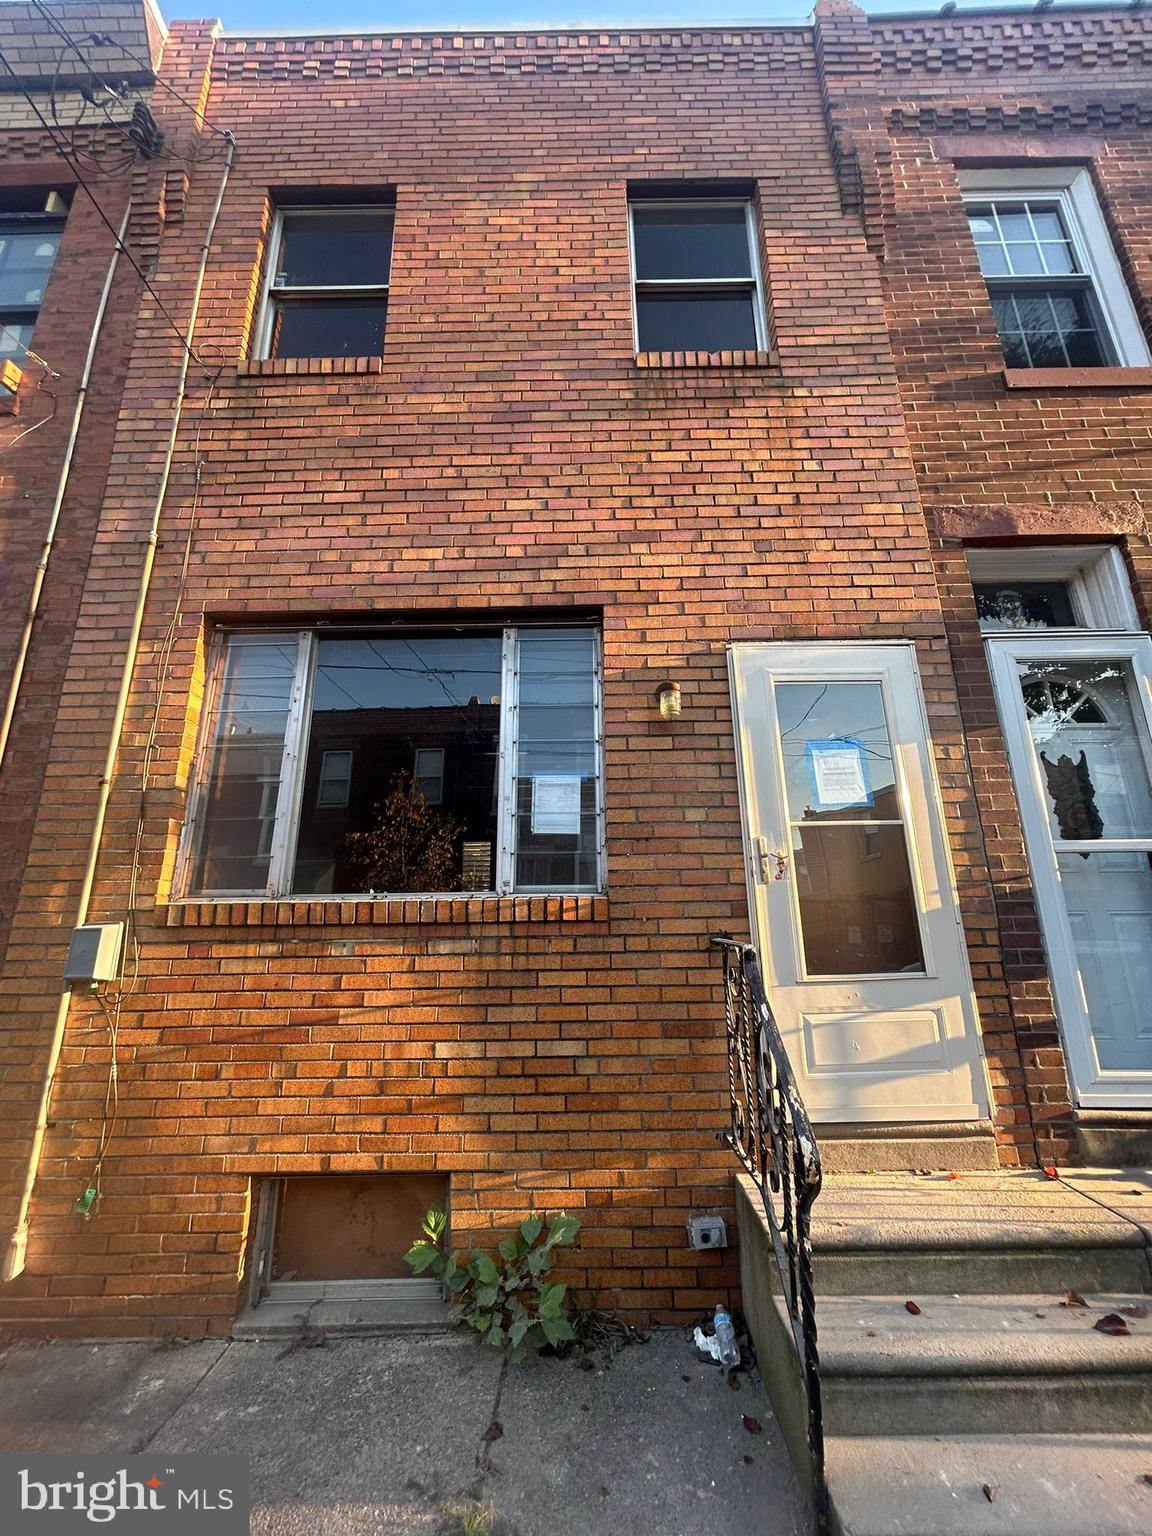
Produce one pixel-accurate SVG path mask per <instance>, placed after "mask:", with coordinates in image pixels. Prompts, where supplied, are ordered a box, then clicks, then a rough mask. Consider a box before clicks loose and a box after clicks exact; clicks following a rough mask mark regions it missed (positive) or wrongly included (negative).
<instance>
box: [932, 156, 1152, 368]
mask: <svg viewBox="0 0 1152 1536" xmlns="http://www.w3.org/2000/svg"><path fill="white" fill-rule="evenodd" d="M961 185H962V186H963V187H964V188H965V192H966V199H965V207H966V210H967V214H968V224H969V228H970V229H971V231H972V238H973V240H974V241H975V244H976V254H977V256H978V257H979V260H980V270H981V272H982V273H983V274H984V280H985V282H986V283H987V285H988V295H989V298H990V299H991V301H992V311H993V313H994V315H995V317H996V327H997V329H998V331H999V333H1000V341H1001V345H1002V346H1003V348H1004V361H1005V362H1006V364H1007V365H1008V367H1009V368H1106V367H1113V366H1117V365H1121V366H1125V365H1130V366H1145V365H1147V364H1148V362H1149V360H1150V359H1149V352H1148V346H1147V343H1146V341H1145V339H1144V335H1143V332H1142V331H1141V329H1140V325H1139V321H1138V320H1137V317H1136V312H1135V309H1134V308H1133V306H1132V300H1131V298H1130V296H1129V294H1128V290H1127V287H1126V285H1125V283H1124V279H1123V275H1122V273H1121V271H1120V267H1119V264H1118V262H1117V260H1116V254H1115V252H1114V250H1113V248H1112V243H1111V240H1110V238H1109V235H1108V230H1107V227H1106V225H1105V223H1104V219H1103V216H1102V214H1101V212H1100V205H1099V203H1098V201H1097V198H1096V194H1095V192H1094V190H1093V188H1092V182H1091V178H1090V177H1089V175H1088V172H1087V171H1086V170H1083V169H1077V168H1075V167H1069V168H1064V169H1059V168H1057V169H1055V170H1044V169H1039V168H1037V169H1033V168H1027V169H1025V168H1021V169H1020V170H1019V171H1001V172H975V171H973V172H967V173H963V174H962V175H961ZM978 189H979V192H980V193H983V194H984V195H977V190H978Z"/></svg>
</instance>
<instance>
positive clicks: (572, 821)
mask: <svg viewBox="0 0 1152 1536" xmlns="http://www.w3.org/2000/svg"><path fill="white" fill-rule="evenodd" d="M532 830H533V832H536V833H551V834H553V835H556V834H560V835H562V836H568V837H574V836H576V835H577V834H578V833H579V831H580V779H579V777H578V776H576V775H575V774H567V773H542V774H537V775H536V777H535V778H534V779H533V780H532Z"/></svg>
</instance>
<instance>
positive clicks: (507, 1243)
mask: <svg viewBox="0 0 1152 1536" xmlns="http://www.w3.org/2000/svg"><path fill="white" fill-rule="evenodd" d="M500 1257H501V1258H502V1259H505V1260H506V1261H507V1262H508V1263H509V1264H514V1263H515V1262H516V1260H517V1259H518V1258H519V1257H520V1240H519V1238H516V1237H505V1238H503V1239H502V1240H501V1242H500Z"/></svg>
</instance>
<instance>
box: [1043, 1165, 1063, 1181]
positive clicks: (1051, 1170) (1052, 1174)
mask: <svg viewBox="0 0 1152 1536" xmlns="http://www.w3.org/2000/svg"><path fill="white" fill-rule="evenodd" d="M1044 1173H1045V1175H1046V1176H1047V1177H1048V1178H1050V1179H1058V1178H1059V1177H1060V1175H1059V1174H1058V1173H1057V1171H1056V1169H1055V1167H1054V1166H1053V1165H1052V1164H1051V1163H1049V1164H1047V1165H1046V1167H1045V1169H1044Z"/></svg>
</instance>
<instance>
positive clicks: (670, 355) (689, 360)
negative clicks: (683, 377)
mask: <svg viewBox="0 0 1152 1536" xmlns="http://www.w3.org/2000/svg"><path fill="white" fill-rule="evenodd" d="M776 362H777V358H776V354H775V352H637V353H636V366H637V368H774V367H775V366H776Z"/></svg>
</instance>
